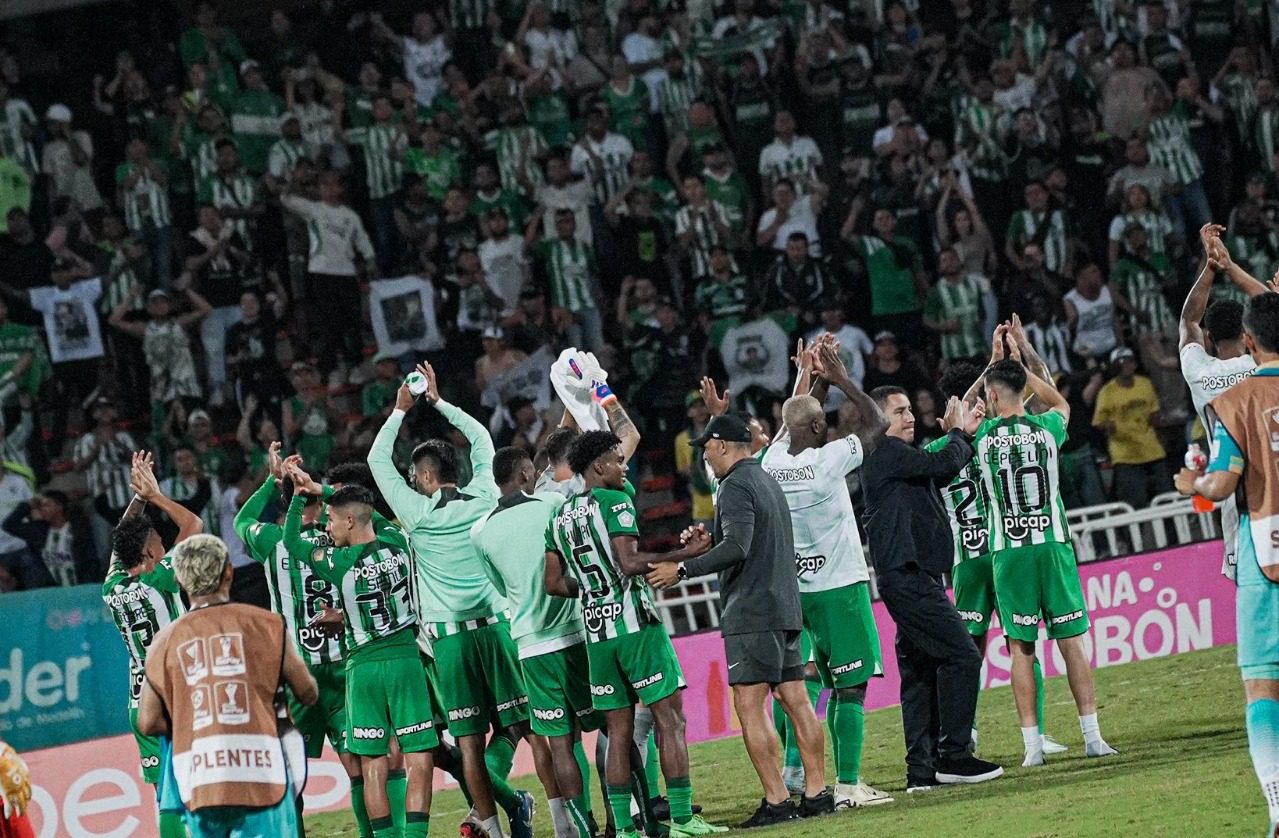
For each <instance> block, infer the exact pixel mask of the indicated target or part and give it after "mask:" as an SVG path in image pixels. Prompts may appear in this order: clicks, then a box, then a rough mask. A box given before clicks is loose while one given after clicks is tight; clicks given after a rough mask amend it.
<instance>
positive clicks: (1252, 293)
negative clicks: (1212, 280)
mask: <svg viewBox="0 0 1279 838" xmlns="http://www.w3.org/2000/svg"><path fill="white" fill-rule="evenodd" d="M1214 261H1215V262H1216V263H1217V270H1219V271H1222V272H1223V273H1225V275H1226V276H1228V277H1229V278H1230V281H1231V282H1233V283H1234V284H1235V287H1236V288H1238V289H1239V290H1240V291H1242V292H1244V293H1245V294H1247V295H1248V297H1249V298H1252V297H1256V296H1257V295H1259V294H1265V293H1267V292H1269V291H1270V289H1269V288H1267V287H1266V285H1265V283H1263V282H1261V281H1260V280H1259V279H1257V278H1256V277H1255V276H1253V275H1252V274H1250V273H1248V272H1247V271H1245V270H1244V269H1243V268H1241V267H1240V266H1239V264H1238V263H1236V262H1235V261H1234V259H1232V258H1231V257H1230V251H1229V250H1227V249H1226V243H1225V242H1223V241H1222V240H1221V239H1217V243H1216V257H1215V260H1214Z"/></svg>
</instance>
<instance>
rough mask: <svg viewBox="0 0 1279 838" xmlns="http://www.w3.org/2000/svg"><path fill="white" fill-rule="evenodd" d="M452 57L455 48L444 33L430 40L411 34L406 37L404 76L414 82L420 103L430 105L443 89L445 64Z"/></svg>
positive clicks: (424, 105)
mask: <svg viewBox="0 0 1279 838" xmlns="http://www.w3.org/2000/svg"><path fill="white" fill-rule="evenodd" d="M452 57H453V50H451V49H449V45H448V43H447V42H445V40H444V35H443V33H441V34H439V35H436V36H435V37H434V38H432V39H431V40H429V41H419V40H417V39H416V38H414V37H413V36H411V35H409V36H406V37H405V38H404V76H405V77H406V78H407V79H408V80H409V82H410V83H412V85H413V93H414V96H415V98H416V99H417V102H418V104H419V105H422V106H423V107H429V106H430V104H431V102H432V101H433V100H434V99H435V96H436V94H438V93H439V92H440V90H441V89H443V87H444V65H445V64H447V63H448V62H449V59H450V58H452Z"/></svg>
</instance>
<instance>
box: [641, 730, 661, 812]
mask: <svg viewBox="0 0 1279 838" xmlns="http://www.w3.org/2000/svg"><path fill="white" fill-rule="evenodd" d="M661 772H662V767H661V758H660V757H658V755H657V737H656V736H654V735H653V732H652V731H649V734H648V751H647V752H646V753H645V754H644V778H645V779H647V780H648V793H649V794H650V795H651V796H653V797H657V796H658V795H660V794H661V793H662V791H661V786H659V785H658V783H660V782H661Z"/></svg>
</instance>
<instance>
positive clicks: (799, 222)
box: [756, 198, 822, 257]
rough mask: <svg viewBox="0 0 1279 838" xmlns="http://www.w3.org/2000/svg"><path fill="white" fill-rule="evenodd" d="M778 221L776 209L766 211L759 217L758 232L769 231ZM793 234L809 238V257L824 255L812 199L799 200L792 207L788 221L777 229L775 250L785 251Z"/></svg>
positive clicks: (774, 241)
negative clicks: (801, 234) (787, 242)
mask: <svg viewBox="0 0 1279 838" xmlns="http://www.w3.org/2000/svg"><path fill="white" fill-rule="evenodd" d="M776 219H777V208H776V207H773V208H771V209H768V210H766V211H765V212H764V214H763V215H761V216H760V217H759V226H758V229H757V230H756V232H758V231H759V230H767V229H768V228H769V227H771V226H773V222H774V221H775V220H776ZM791 233H803V234H804V235H805V236H808V255H810V256H813V257H818V256H821V255H822V240H821V236H820V234H819V233H818V232H817V216H816V215H815V214H813V202H812V199H811V198H799V199H797V200H796V201H795V203H794V204H793V205H792V206H791V208H790V212H789V213H787V215H786V221H785V222H784V223H783V224H782V226H780V227H778V228H777V235H775V236H773V249H774V250H776V251H779V252H780V251H785V250H786V240H787V239H788V238H790V236H791Z"/></svg>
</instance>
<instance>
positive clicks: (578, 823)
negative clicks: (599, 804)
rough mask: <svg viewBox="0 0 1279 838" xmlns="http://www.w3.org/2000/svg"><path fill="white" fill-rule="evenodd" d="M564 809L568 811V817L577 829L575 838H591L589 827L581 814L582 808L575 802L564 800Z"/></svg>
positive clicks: (584, 816)
mask: <svg viewBox="0 0 1279 838" xmlns="http://www.w3.org/2000/svg"><path fill="white" fill-rule="evenodd" d="M564 808H565V809H566V810H568V814H569V817H571V818H572V819H573V826H575V827H577V838H591V825H590V823H589V822H588V821H587V820H586V815H584V814H583V813H582V807H581V806H579V805H578V803H577V801H576V800H568V799H565V800H564Z"/></svg>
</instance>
